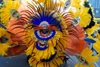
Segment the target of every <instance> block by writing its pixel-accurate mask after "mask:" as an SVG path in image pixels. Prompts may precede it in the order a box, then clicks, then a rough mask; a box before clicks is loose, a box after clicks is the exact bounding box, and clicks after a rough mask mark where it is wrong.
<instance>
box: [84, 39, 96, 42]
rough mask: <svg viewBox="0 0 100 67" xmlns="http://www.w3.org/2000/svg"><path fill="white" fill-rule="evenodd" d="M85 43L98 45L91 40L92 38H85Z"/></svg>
mask: <svg viewBox="0 0 100 67" xmlns="http://www.w3.org/2000/svg"><path fill="white" fill-rule="evenodd" d="M84 41H86V42H88V43H96V41H95V40H93V39H90V38H85V39H84Z"/></svg>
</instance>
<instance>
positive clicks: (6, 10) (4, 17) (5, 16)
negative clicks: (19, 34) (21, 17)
mask: <svg viewBox="0 0 100 67" xmlns="http://www.w3.org/2000/svg"><path fill="white" fill-rule="evenodd" d="M4 3H5V5H4V7H3V8H1V9H0V12H1V14H0V17H1V21H2V22H3V23H4V24H5V25H6V26H7V25H8V22H9V19H10V17H11V15H10V10H11V9H15V10H17V9H18V8H19V6H20V4H21V3H20V1H13V0H4Z"/></svg>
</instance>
